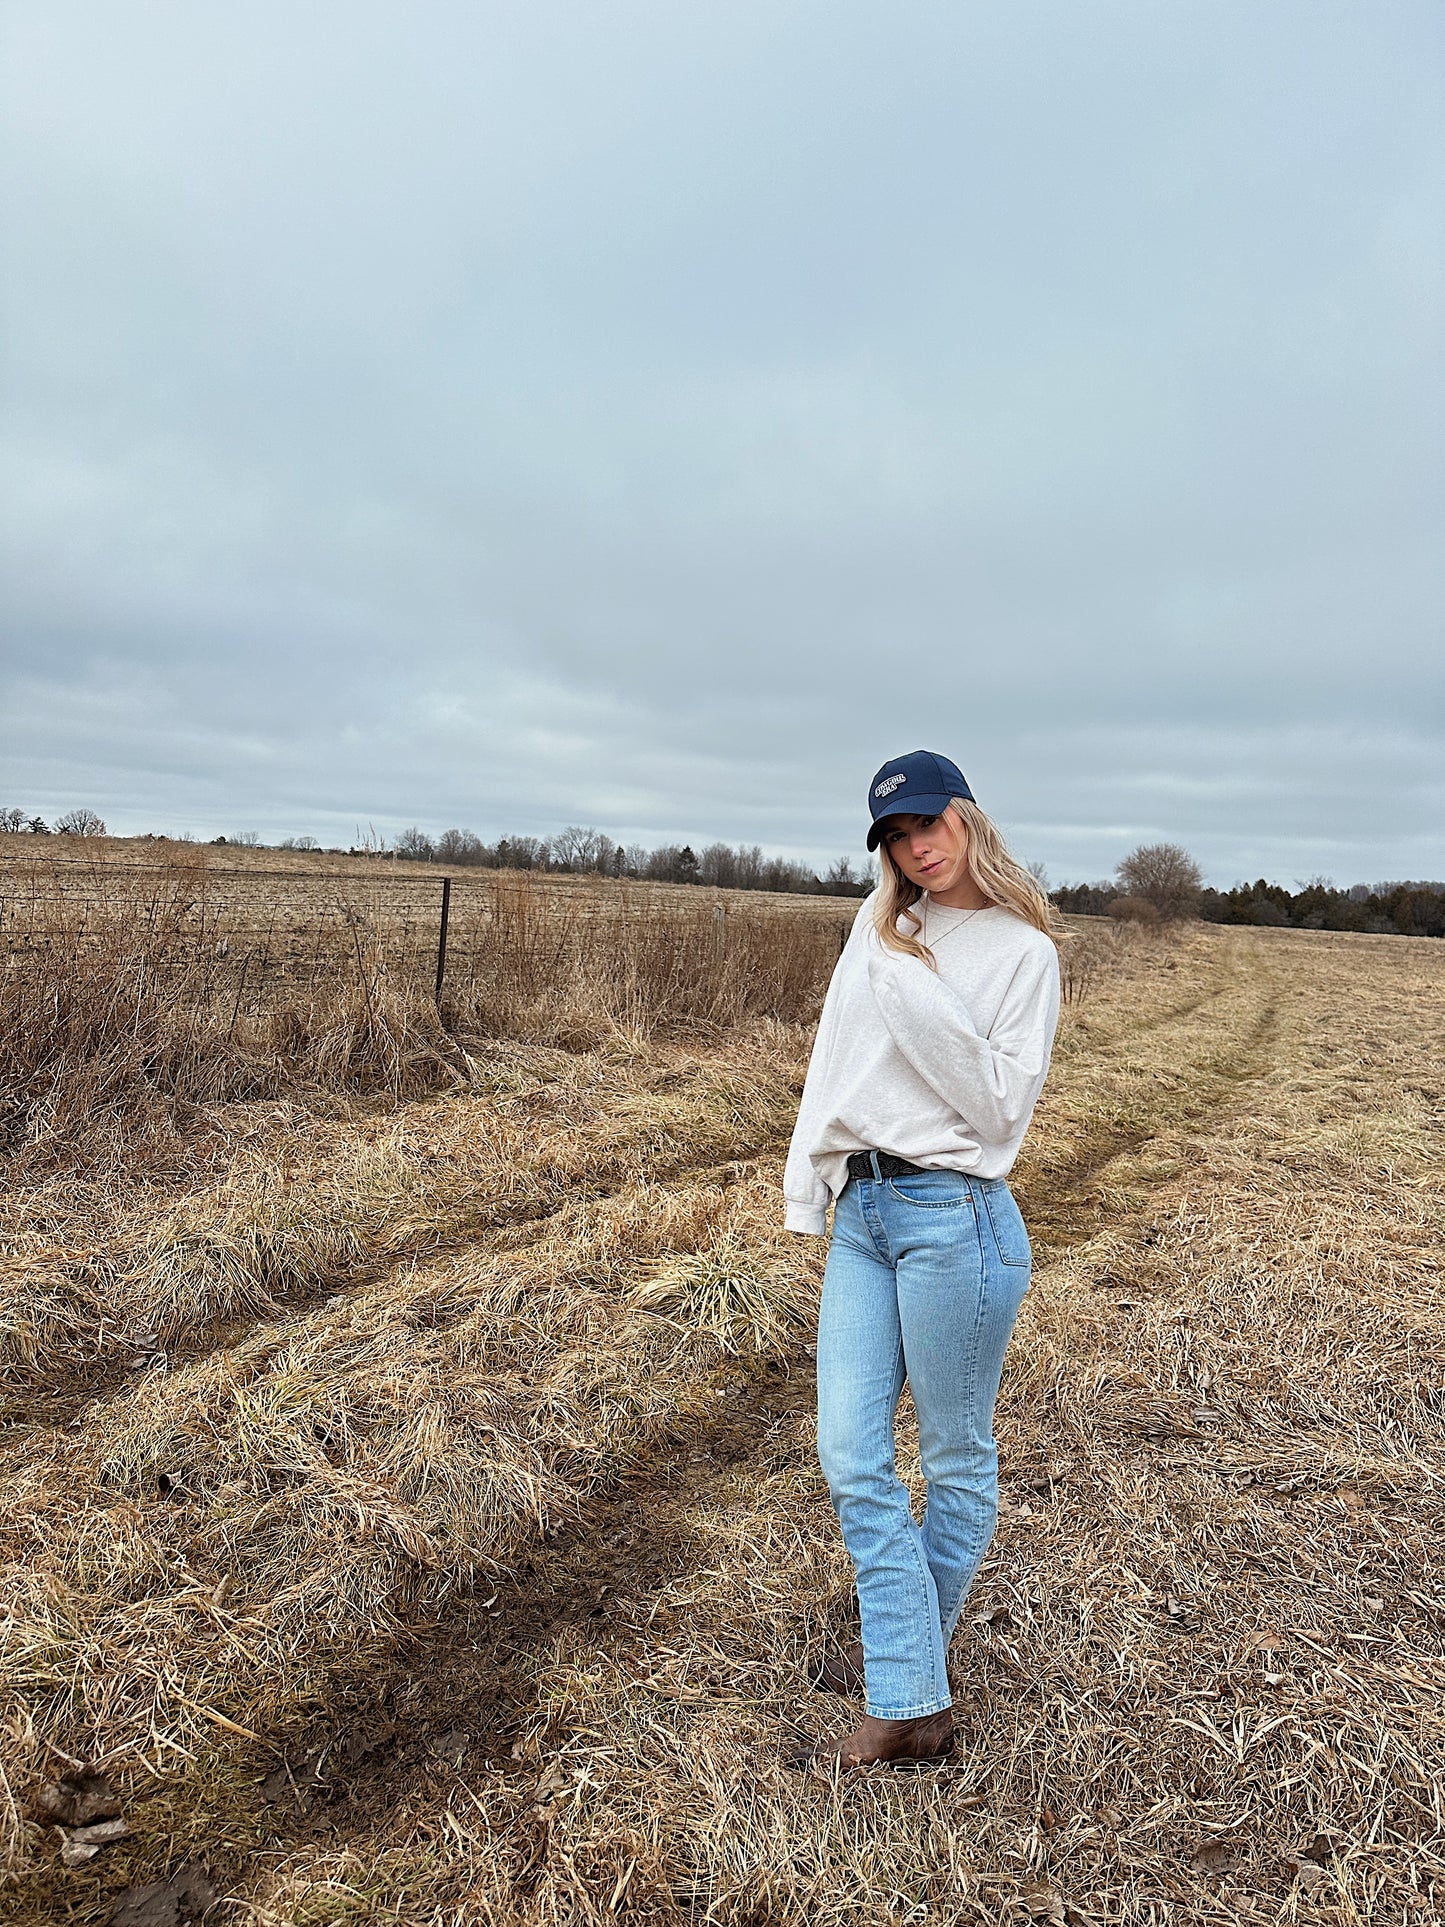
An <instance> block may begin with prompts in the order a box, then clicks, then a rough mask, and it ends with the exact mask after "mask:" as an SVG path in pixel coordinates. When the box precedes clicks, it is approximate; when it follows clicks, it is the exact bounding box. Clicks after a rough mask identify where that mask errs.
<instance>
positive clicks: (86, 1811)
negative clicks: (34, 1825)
mask: <svg viewBox="0 0 1445 1927" xmlns="http://www.w3.org/2000/svg"><path fill="white" fill-rule="evenodd" d="M34 1805H35V1808H36V1810H37V1811H38V1812H40V1813H42V1814H44V1816H45V1818H46V1819H47V1820H53V1821H54V1822H55V1824H56V1825H57V1826H61V1827H88V1826H90V1825H92V1824H93V1823H94V1822H95V1821H97V1820H113V1819H114V1818H115V1817H116V1815H117V1814H118V1813H119V1812H120V1796H119V1795H118V1794H117V1792H116V1790H115V1788H114V1787H113V1786H112V1785H111V1783H110V1781H109V1780H107V1779H106V1777H105V1775H104V1774H103V1773H92V1772H90V1771H88V1770H84V1769H83V1770H81V1771H79V1772H76V1773H67V1774H66V1775H65V1777H64V1779H61V1780H53V1781H51V1782H50V1783H49V1784H48V1785H46V1786H42V1787H39V1788H38V1789H37V1790H36V1792H35V1795H34Z"/></svg>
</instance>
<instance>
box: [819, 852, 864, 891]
mask: <svg viewBox="0 0 1445 1927" xmlns="http://www.w3.org/2000/svg"><path fill="white" fill-rule="evenodd" d="M872 887H873V885H872V881H871V879H870V878H869V877H868V876H867V875H866V874H863V875H858V874H855V872H854V869H853V865H852V863H851V862H850V861H849V859H848V858H847V857H846V856H840V857H839V858H838V861H837V862H836V863H835V864H833V865H832V866H831V868H830V869H829V871H828V874H827V876H826V877H825V878H824V879H823V892H824V895H826V896H830V897H866V896H867V894H868V892H869V890H870V889H872Z"/></svg>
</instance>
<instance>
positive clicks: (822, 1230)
mask: <svg viewBox="0 0 1445 1927" xmlns="http://www.w3.org/2000/svg"><path fill="white" fill-rule="evenodd" d="M786 1203H787V1210H786V1212H785V1213H784V1215H783V1229H784V1230H785V1231H796V1232H799V1233H800V1234H801V1235H802V1236H803V1237H805V1238H822V1237H826V1236H827V1232H828V1207H827V1206H826V1205H822V1204H794V1203H793V1201H792V1199H791V1198H789V1199H787V1200H786Z"/></svg>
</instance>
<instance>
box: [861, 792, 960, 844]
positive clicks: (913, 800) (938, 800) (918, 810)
mask: <svg viewBox="0 0 1445 1927" xmlns="http://www.w3.org/2000/svg"><path fill="white" fill-rule="evenodd" d="M952 800H953V799H952V797H949V796H910V797H909V799H908V808H907V809H906V810H890V811H889V812H888V814H887V816H876V817H874V819H873V824H872V827H871V828H870V829H869V831H868V848H869V849H870V850H876V849H877V848H878V839H879V838H880V837H881V836H882V834H883V829H884V826H885V824H888V823H891V822H892V820H893V818H894V817H895V816H942V815H943V812H944V811H945V810H946V809H947V808H948V806H949V804H950V803H951V802H952Z"/></svg>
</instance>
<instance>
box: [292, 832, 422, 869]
mask: <svg viewBox="0 0 1445 1927" xmlns="http://www.w3.org/2000/svg"><path fill="white" fill-rule="evenodd" d="M281 847H282V848H283V849H284V848H285V847H286V846H285V845H284V844H283V845H282V846H281ZM396 854H397V855H398V856H399V857H402V858H404V859H405V860H406V861H407V862H409V863H430V862H431V860H432V858H433V857H434V856H435V855H436V848H435V846H434V845H433V843H432V840H431V838H430V837H429V836H428V835H427V833H426V831H425V830H419V829H417V827H416V825H415V824H413V825H412V827H411V828H410V829H409V830H403V831H402V833H401V835H400V836H399V837H398V838H397V839H396Z"/></svg>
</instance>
